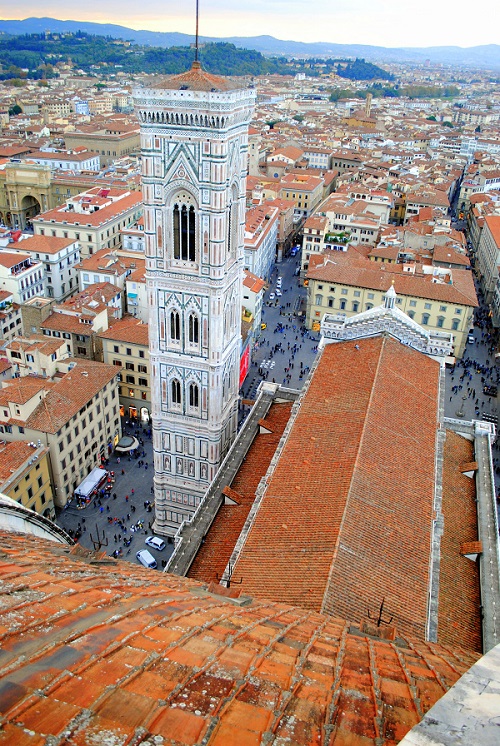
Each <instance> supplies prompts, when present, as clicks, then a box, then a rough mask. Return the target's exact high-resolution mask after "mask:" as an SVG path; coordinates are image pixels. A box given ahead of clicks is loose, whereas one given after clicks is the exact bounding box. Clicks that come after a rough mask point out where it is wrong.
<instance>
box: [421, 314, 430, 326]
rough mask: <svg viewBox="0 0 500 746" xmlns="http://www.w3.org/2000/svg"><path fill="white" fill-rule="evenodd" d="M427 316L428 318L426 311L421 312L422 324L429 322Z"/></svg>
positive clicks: (425, 324)
mask: <svg viewBox="0 0 500 746" xmlns="http://www.w3.org/2000/svg"><path fill="white" fill-rule="evenodd" d="M429 318H430V316H429V314H428V313H423V314H422V324H423V326H428V324H429Z"/></svg>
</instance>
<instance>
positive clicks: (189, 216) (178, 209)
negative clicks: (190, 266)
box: [173, 203, 196, 262]
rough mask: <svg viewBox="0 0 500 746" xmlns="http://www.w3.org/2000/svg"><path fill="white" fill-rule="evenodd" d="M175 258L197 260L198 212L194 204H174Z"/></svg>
mask: <svg viewBox="0 0 500 746" xmlns="http://www.w3.org/2000/svg"><path fill="white" fill-rule="evenodd" d="M173 220H174V226H173V227H174V259H182V260H183V261H185V262H194V261H196V212H195V209H194V206H193V205H179V204H177V203H176V204H175V205H174V211H173Z"/></svg>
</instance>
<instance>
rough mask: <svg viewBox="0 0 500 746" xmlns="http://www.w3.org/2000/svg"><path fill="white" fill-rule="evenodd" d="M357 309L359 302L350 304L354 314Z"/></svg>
mask: <svg viewBox="0 0 500 746" xmlns="http://www.w3.org/2000/svg"><path fill="white" fill-rule="evenodd" d="M358 308H359V302H358V301H357V300H355V301H353V302H352V310H353V311H354V313H357V311H358Z"/></svg>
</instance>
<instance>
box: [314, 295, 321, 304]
mask: <svg viewBox="0 0 500 746" xmlns="http://www.w3.org/2000/svg"><path fill="white" fill-rule="evenodd" d="M314 302H315V303H316V305H317V306H321V305H322V303H323V296H322V295H317V296H316V298H315V301H314Z"/></svg>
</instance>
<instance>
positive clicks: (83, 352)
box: [76, 347, 87, 355]
mask: <svg viewBox="0 0 500 746" xmlns="http://www.w3.org/2000/svg"><path fill="white" fill-rule="evenodd" d="M76 349H77V352H78V354H79V355H86V354H87V349H86V347H77V348H76Z"/></svg>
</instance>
